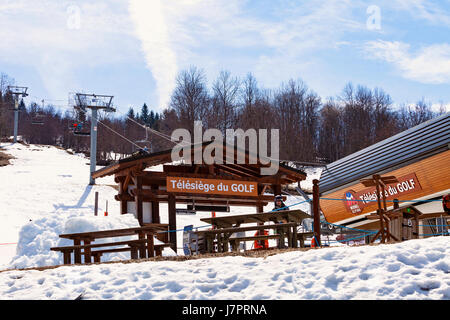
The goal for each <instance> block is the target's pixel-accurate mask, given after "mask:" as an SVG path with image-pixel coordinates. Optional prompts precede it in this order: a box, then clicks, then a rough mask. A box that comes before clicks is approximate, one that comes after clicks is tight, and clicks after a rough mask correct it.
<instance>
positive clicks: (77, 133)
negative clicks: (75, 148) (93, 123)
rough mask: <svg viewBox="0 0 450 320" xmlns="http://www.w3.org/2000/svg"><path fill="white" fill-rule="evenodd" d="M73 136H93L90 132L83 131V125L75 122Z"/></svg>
mask: <svg viewBox="0 0 450 320" xmlns="http://www.w3.org/2000/svg"><path fill="white" fill-rule="evenodd" d="M73 128H74V129H73V135H75V136H84V137H87V136H90V135H91V132H90V131H86V130H83V124H82V123H77V122H75V123H74V124H73Z"/></svg>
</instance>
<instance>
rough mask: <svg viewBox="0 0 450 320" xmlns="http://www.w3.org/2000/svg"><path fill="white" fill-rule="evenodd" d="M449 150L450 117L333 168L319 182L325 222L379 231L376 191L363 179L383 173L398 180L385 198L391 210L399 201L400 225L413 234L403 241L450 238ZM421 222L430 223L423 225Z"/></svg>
mask: <svg viewBox="0 0 450 320" xmlns="http://www.w3.org/2000/svg"><path fill="white" fill-rule="evenodd" d="M449 149H450V112H448V113H445V114H443V115H441V116H439V117H437V118H434V119H432V120H429V121H427V122H424V123H422V124H420V125H418V126H415V127H413V128H411V129H409V130H406V131H404V132H401V133H399V134H397V135H395V136H393V137H390V138H388V139H385V140H383V141H380V142H378V143H376V144H374V145H372V146H369V147H367V148H365V149H363V150H360V151H358V152H356V153H353V154H350V155H349V156H347V157H345V158H342V159H340V160H338V161H335V162H333V163H331V164H328V165H327V166H326V168H325V169H324V171H322V175H321V178H320V183H319V187H320V192H321V201H320V207H321V210H322V212H323V214H324V217H325V218H326V220H327V222H329V223H333V224H336V225H341V226H346V227H349V228H358V229H363V230H370V229H377V228H378V227H379V221H378V219H374V218H373V217H374V216H373V215H374V213H376V210H377V202H376V201H374V200H376V199H377V196H376V191H375V187H373V186H371V187H367V186H364V184H363V183H361V180H362V179H367V178H369V177H371V176H372V175H374V174H379V175H383V176H394V177H396V178H397V180H398V182H395V183H392V184H389V185H387V186H386V190H385V197H386V199H387V201H388V209H392V208H393V207H394V205H395V203H394V201H393V200H394V199H397V200H398V207H399V209H400V211H401V212H403V213H404V218H405V219H404V221H403V222H401V221H400V222H399V223H403V225H405V224H406V226H404V227H406V228H409V229H412V232H409V233H408V232H406V231H405V235H403V236H400V237H403V238H405V237H406V238H410V237H412V238H418V237H422V236H421V235H423V236H427V235H439V234H445V233H446V232H447V233H448V230H447V229H448V227H445V226H447V225H448V223H447V220H448V218H449V215H448V211H447V213H445V208H443V201H442V199H443V196H445V195H448V194H449V193H450V150H449ZM331 199H344V200H342V201H336V200H331ZM417 217H420V220H423V221H426V223H420V225H418V223H419V222H418V221H419V219H417ZM391 224H392V225H391V227H392V228H395V225H394V224H395V223H394V222H391ZM414 230H415V231H414ZM406 233H408V234H409V235H410V236H406ZM399 240H401V239H399ZM405 240H406V239H405Z"/></svg>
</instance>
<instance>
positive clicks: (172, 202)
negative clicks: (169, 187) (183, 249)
mask: <svg viewBox="0 0 450 320" xmlns="http://www.w3.org/2000/svg"><path fill="white" fill-rule="evenodd" d="M168 202H169V231H172V232H169V242H170V247H171V248H172V250H173V251H175V252H177V233H176V232H175V231H173V230H176V229H177V214H176V199H175V195H174V194H173V193H169V196H168Z"/></svg>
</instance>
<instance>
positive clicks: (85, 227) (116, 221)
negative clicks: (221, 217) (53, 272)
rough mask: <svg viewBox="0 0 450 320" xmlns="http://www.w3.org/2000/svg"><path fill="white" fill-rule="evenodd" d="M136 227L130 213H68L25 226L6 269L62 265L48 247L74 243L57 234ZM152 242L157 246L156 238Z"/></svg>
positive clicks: (123, 255) (106, 257)
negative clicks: (109, 214)
mask: <svg viewBox="0 0 450 320" xmlns="http://www.w3.org/2000/svg"><path fill="white" fill-rule="evenodd" d="M134 227H139V222H138V221H137V219H136V218H135V217H134V215H132V214H125V215H120V216H116V217H104V216H83V215H75V214H71V215H68V216H54V215H50V216H49V217H46V218H41V219H38V220H36V221H32V222H29V223H27V224H26V225H25V226H23V227H22V229H21V230H20V233H19V243H18V245H17V254H16V256H15V257H14V258H13V259H12V261H11V263H10V264H9V266H8V268H11V269H12V268H30V267H43V266H53V265H59V264H62V263H63V259H62V254H61V253H60V252H54V251H51V250H50V248H51V247H56V246H70V245H73V241H72V240H69V239H62V238H60V237H59V235H60V234H68V233H78V232H88V231H102V230H111V229H124V228H134ZM132 239H137V235H136V236H126V237H115V238H104V239H98V240H96V241H95V242H96V243H106V242H115V241H125V240H132ZM155 243H160V241H158V240H157V239H155ZM171 252H172V255H175V253H174V252H173V251H172V250H170V249H165V250H164V252H163V254H164V255H171ZM124 259H130V253H129V252H122V253H109V254H105V255H104V256H103V257H102V261H112V260H124Z"/></svg>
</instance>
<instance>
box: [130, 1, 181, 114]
mask: <svg viewBox="0 0 450 320" xmlns="http://www.w3.org/2000/svg"><path fill="white" fill-rule="evenodd" d="M129 12H130V16H131V19H132V21H133V23H134V26H135V31H136V35H137V37H138V38H139V39H140V41H141V44H142V51H143V52H144V55H145V60H146V62H147V66H148V68H149V69H150V70H151V71H152V74H153V77H154V78H155V81H156V83H157V90H158V95H159V107H162V108H165V107H166V106H167V104H168V102H169V98H170V94H171V92H172V90H173V87H174V84H175V77H176V73H177V61H176V55H175V51H174V50H173V49H172V46H171V43H170V38H169V34H168V30H167V23H166V19H165V15H164V11H163V6H162V3H161V1H160V0H154V1H148V0H130V1H129Z"/></svg>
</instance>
